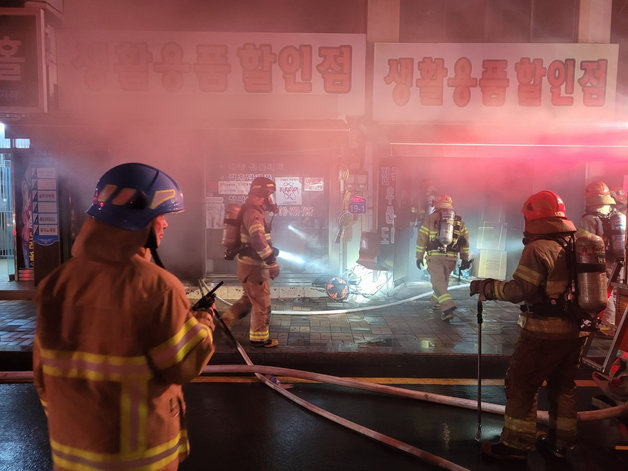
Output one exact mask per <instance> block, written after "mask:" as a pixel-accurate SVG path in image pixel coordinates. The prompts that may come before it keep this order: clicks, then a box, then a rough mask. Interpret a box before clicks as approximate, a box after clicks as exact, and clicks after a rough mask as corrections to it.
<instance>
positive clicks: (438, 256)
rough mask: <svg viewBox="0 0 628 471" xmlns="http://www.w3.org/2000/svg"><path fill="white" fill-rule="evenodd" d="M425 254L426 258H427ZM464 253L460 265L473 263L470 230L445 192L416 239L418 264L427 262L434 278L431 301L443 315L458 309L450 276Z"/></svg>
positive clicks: (425, 220) (445, 317) (435, 201)
mask: <svg viewBox="0 0 628 471" xmlns="http://www.w3.org/2000/svg"><path fill="white" fill-rule="evenodd" d="M424 257H425V261H424ZM458 257H460V260H461V265H460V269H462V270H466V269H467V268H469V267H470V266H471V260H469V232H468V231H467V227H466V226H465V223H464V221H463V220H462V218H461V217H460V216H459V215H457V214H456V212H455V211H454V204H453V201H452V199H451V196H449V195H447V194H442V195H440V196H437V197H436V198H435V200H434V210H433V212H432V213H431V214H429V215H428V216H427V217H426V218H425V219H424V220H423V223H422V225H421V227H420V228H419V233H418V236H417V241H416V264H417V268H418V269H419V270H422V269H423V265H424V264H425V263H426V262H427V271H428V273H429V275H430V280H431V282H432V289H433V293H432V298H431V299H430V302H431V304H432V306H434V308H435V309H439V310H440V311H441V319H442V320H444V321H448V320H450V319H452V318H453V316H454V311H455V309H456V303H454V301H453V299H452V297H451V294H450V293H449V291H448V288H449V276H450V275H451V273H452V272H453V271H454V268H456V264H457V263H458Z"/></svg>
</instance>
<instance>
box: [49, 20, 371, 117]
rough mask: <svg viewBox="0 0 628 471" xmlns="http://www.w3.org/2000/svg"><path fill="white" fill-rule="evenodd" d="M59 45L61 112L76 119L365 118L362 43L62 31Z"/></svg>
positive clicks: (314, 37) (341, 37)
mask: <svg viewBox="0 0 628 471" xmlns="http://www.w3.org/2000/svg"><path fill="white" fill-rule="evenodd" d="M58 39H59V49H60V51H59V55H60V57H61V60H60V76H61V81H62V82H63V83H64V85H65V88H66V90H68V91H69V92H68V93H67V94H64V96H63V100H64V103H62V106H63V107H64V108H65V109H69V110H72V111H74V112H77V113H79V112H80V113H81V114H83V113H86V112H88V111H89V110H91V111H94V112H96V113H100V114H103V113H104V114H106V115H111V116H116V115H120V113H123V114H124V115H126V116H129V113H132V114H136V115H137V114H139V115H143V116H146V115H154V113H159V112H161V113H162V114H161V115H160V116H161V117H163V118H168V117H174V116H185V117H186V118H198V119H216V118H220V119H229V118H248V119H255V118H266V119H269V118H271V119H288V118H301V119H304V118H309V119H311V118H319V119H337V117H338V115H340V114H342V115H344V114H347V115H361V114H363V112H364V90H365V88H364V82H365V72H364V70H365V54H366V52H365V51H366V37H365V35H359V34H287V33H281V34H280V33H273V34H270V33H269V34H265V33H204V32H182V31H139V32H138V31H77V30H63V31H60V32H59V38H58ZM112 103H115V104H117V105H116V106H111V104H112Z"/></svg>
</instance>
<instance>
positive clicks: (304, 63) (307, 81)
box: [278, 45, 312, 93]
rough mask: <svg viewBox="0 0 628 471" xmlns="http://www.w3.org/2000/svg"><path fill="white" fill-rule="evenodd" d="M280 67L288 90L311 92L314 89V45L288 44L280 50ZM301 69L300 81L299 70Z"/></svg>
mask: <svg viewBox="0 0 628 471" xmlns="http://www.w3.org/2000/svg"><path fill="white" fill-rule="evenodd" d="M278 64H279V68H280V69H281V71H282V72H283V79H284V82H285V84H286V85H285V86H286V91H287V92H296V93H309V92H311V91H312V46H310V45H301V46H299V48H298V49H297V48H296V47H294V46H286V47H284V48H283V49H282V50H281V51H279V60H278ZM299 71H301V77H300V79H301V80H300V81H299V80H297V72H299Z"/></svg>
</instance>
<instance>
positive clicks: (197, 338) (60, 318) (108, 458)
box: [33, 218, 214, 471]
mask: <svg viewBox="0 0 628 471" xmlns="http://www.w3.org/2000/svg"><path fill="white" fill-rule="evenodd" d="M147 234H148V231H147V230H144V231H137V232H135V231H125V230H122V229H118V228H115V227H113V226H110V225H106V224H103V223H101V222H99V221H97V220H95V219H93V218H89V219H88V220H87V221H86V222H85V224H84V225H83V227H82V228H81V231H80V233H79V235H78V237H77V239H76V242H75V243H74V246H73V247H72V258H71V259H70V260H68V261H67V262H66V263H64V264H63V265H61V266H60V267H57V269H55V270H54V271H53V272H52V273H51V274H49V275H48V276H47V277H46V278H44V279H43V280H42V281H41V283H40V284H39V286H38V289H37V293H36V296H35V303H36V305H37V327H36V337H35V342H34V347H33V372H34V383H35V387H36V388H37V391H38V393H39V397H40V400H41V403H42V405H43V406H44V408H45V410H46V415H47V418H48V429H49V437H50V446H51V451H52V459H53V463H54V468H55V470H81V471H82V470H105V469H107V470H112V469H115V470H127V469H129V470H130V469H142V470H147V471H150V470H162V469H163V470H176V469H177V467H178V464H179V461H182V460H183V459H184V458H185V457H186V456H187V454H188V452H189V445H188V440H187V433H186V429H185V423H184V413H185V403H184V400H183V394H182V390H181V385H182V384H183V383H186V382H188V381H190V380H191V379H193V378H194V377H196V376H197V375H198V374H199V373H200V372H201V370H202V368H203V367H204V366H205V364H206V363H207V362H208V360H209V359H210V357H211V356H212V354H213V352H214V346H213V342H212V331H211V329H210V328H209V327H208V326H207V325H205V324H204V323H202V322H199V321H197V319H196V317H195V316H194V315H193V314H194V313H193V312H192V311H190V303H189V301H188V299H187V297H186V294H185V289H184V287H183V285H182V284H181V282H180V281H179V280H178V279H177V278H176V277H175V276H174V275H172V274H171V273H169V272H167V271H166V270H164V269H162V268H160V267H158V266H157V265H155V264H152V263H150V262H148V261H147V260H146V259H144V258H142V257H141V256H140V255H138V254H137V252H138V249H139V248H140V247H141V246H142V245H143V242H144V240H145V238H146V236H147ZM199 314H200V313H199Z"/></svg>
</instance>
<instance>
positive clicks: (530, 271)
mask: <svg viewBox="0 0 628 471" xmlns="http://www.w3.org/2000/svg"><path fill="white" fill-rule="evenodd" d="M568 283H569V271H568V268H567V258H566V254H565V250H564V249H563V248H562V247H561V246H560V244H559V243H558V242H556V241H553V240H546V239H537V240H533V241H530V242H528V243H527V244H526V246H525V247H524V248H523V252H522V253H521V258H520V259H519V265H518V266H517V268H516V269H515V272H514V274H513V279H512V280H510V281H499V280H495V284H494V286H493V290H494V296H495V299H498V300H500V301H510V302H511V303H519V302H522V301H525V302H526V303H527V304H541V303H547V302H549V299H548V298H554V299H555V298H559V297H560V296H562V295H563V294H564V293H565V292H566V291H567V284H568Z"/></svg>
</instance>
